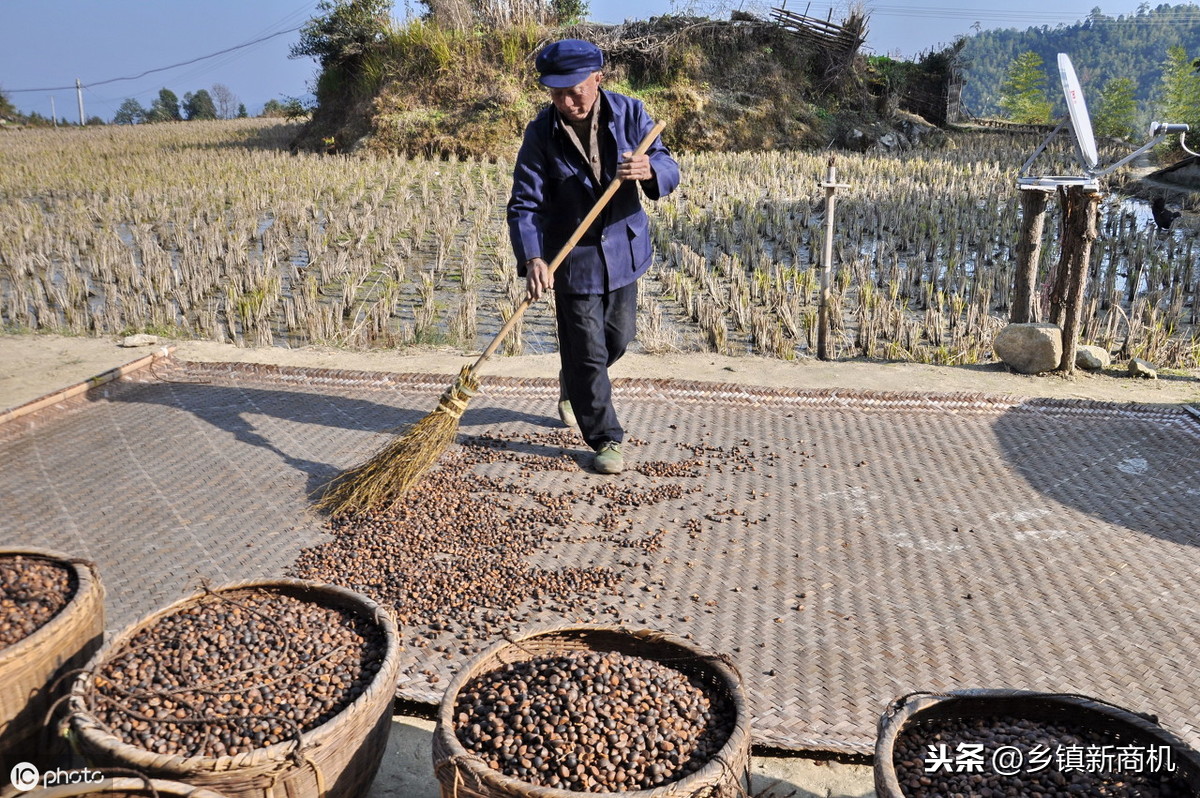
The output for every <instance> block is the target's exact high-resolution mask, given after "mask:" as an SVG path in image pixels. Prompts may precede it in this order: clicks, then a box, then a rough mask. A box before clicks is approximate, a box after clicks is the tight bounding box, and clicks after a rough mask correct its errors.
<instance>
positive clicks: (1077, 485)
mask: <svg viewBox="0 0 1200 798" xmlns="http://www.w3.org/2000/svg"><path fill="white" fill-rule="evenodd" d="M1121 409H1122V406H1121V405H1116V404H1105V405H1101V404H1100V403H1096V404H1095V405H1092V406H1091V407H1090V408H1088V407H1087V406H1083V407H1081V406H1080V403H1077V402H1064V401H1061V400H1053V399H1034V400H1030V401H1028V402H1026V403H1024V404H1023V405H1021V406H1020V407H1018V408H1016V409H1014V410H1012V411H1009V412H1007V413H1005V414H1003V415H1002V416H1000V417H999V418H998V419H997V421H996V424H995V427H994V429H995V433H996V439H997V441H998V443H999V449H1000V452H1001V453H1002V454H1003V456H1004V458H1005V459H1006V460H1007V461H1008V462H1009V463H1011V465H1012V466H1013V468H1014V469H1015V470H1016V472H1017V473H1018V474H1020V475H1021V476H1022V477H1023V478H1024V479H1025V481H1026V482H1027V483H1028V484H1029V486H1030V487H1032V488H1033V489H1034V490H1036V491H1037V492H1038V493H1040V494H1041V495H1042V496H1045V497H1046V498H1047V499H1050V500H1052V501H1054V502H1058V503H1060V504H1063V505H1066V506H1068V507H1071V508H1074V509H1075V510H1078V511H1079V512H1082V513H1085V514H1087V515H1089V516H1091V517H1093V518H1097V519H1099V520H1101V521H1105V522H1107V523H1109V524H1113V525H1115V526H1121V527H1125V528H1128V529H1132V530H1135V531H1138V532H1143V533H1146V534H1148V535H1153V536H1155V537H1158V538H1162V539H1164V540H1168V541H1171V542H1173V543H1178V544H1181V545H1189V546H1200V523H1198V522H1197V515H1196V506H1197V504H1198V503H1200V421H1197V420H1196V419H1193V418H1190V417H1186V416H1179V417H1173V416H1172V417H1166V418H1163V417H1153V416H1151V415H1150V414H1149V413H1147V412H1145V409H1146V408H1144V407H1143V408H1141V409H1138V408H1136V407H1134V408H1131V409H1130V410H1129V412H1128V414H1127V415H1121V414H1120V411H1121ZM1081 411H1082V412H1081ZM1038 513H1041V514H1043V515H1044V516H1045V517H1044V521H1040V522H1039V523H1044V524H1046V525H1047V526H1046V528H1047V529H1050V528H1051V527H1053V520H1054V519H1053V514H1052V511H1051V510H1050V509H1049V507H1047V508H1036V507H1031V508H1029V514H1030V517H1031V519H1032V518H1033V517H1034V515H1035V514H1038Z"/></svg>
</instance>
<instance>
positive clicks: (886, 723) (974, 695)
mask: <svg viewBox="0 0 1200 798" xmlns="http://www.w3.org/2000/svg"><path fill="white" fill-rule="evenodd" d="M1030 700H1034V701H1042V702H1045V703H1047V704H1056V705H1059V706H1062V707H1068V708H1074V709H1080V710H1084V711H1085V712H1092V713H1095V714H1098V715H1103V716H1107V717H1108V718H1110V719H1113V720H1116V721H1118V722H1120V723H1123V724H1126V725H1128V726H1131V727H1133V728H1134V729H1136V730H1137V731H1139V732H1141V733H1142V734H1145V735H1147V736H1148V737H1150V738H1152V739H1158V740H1161V741H1163V742H1166V743H1169V744H1170V745H1171V747H1172V748H1173V749H1174V750H1175V752H1176V753H1177V754H1179V755H1180V756H1181V757H1182V758H1184V759H1186V760H1187V761H1188V763H1189V764H1190V765H1191V767H1192V770H1193V771H1194V772H1195V773H1196V774H1197V775H1200V752H1197V751H1196V750H1195V749H1193V748H1192V747H1191V746H1189V745H1188V744H1187V743H1186V742H1184V741H1183V740H1182V739H1180V737H1179V736H1178V735H1176V734H1175V733H1174V732H1172V731H1171V730H1170V729H1167V728H1165V727H1163V726H1161V725H1159V724H1158V723H1157V722H1152V721H1151V720H1150V719H1149V718H1148V717H1146V716H1144V715H1139V714H1138V713H1136V712H1133V711H1132V710H1128V709H1125V708H1124V707H1120V706H1117V705H1116V704H1110V703H1108V702H1106V701H1102V700H1100V699H1098V698H1090V697H1088V696H1084V695H1079V694H1075V693H1049V692H1043V691H1038V690H1017V689H1008V688H969V689H962V690H949V691H946V692H920V691H918V692H915V693H909V694H907V695H905V696H901V697H900V698H897V699H895V700H893V701H892V702H890V703H889V704H888V706H887V708H886V709H885V710H884V712H883V714H882V715H880V718H879V728H878V734H877V736H876V738H875V761H874V767H873V769H874V776H875V789H876V790H877V791H878V793H879V796H880V798H886V797H887V796H893V795H895V796H903V795H904V792H903V790H902V789H901V787H900V781H899V779H897V778H896V768H895V766H894V765H893V760H894V755H895V747H896V741H897V739H898V738H899V736H900V732H901V731H903V729H904V727H905V725H906V724H907V723H908V722H909V721H911V720H913V719H914V718H915V717H917V716H919V715H920V714H921V713H923V712H927V711H929V710H931V709H933V708H934V707H938V706H941V707H946V706H952V705H953V704H954V703H961V704H962V705H964V706H970V705H975V706H978V705H981V704H985V703H988V702H992V703H995V702H999V701H1013V702H1019V701H1030Z"/></svg>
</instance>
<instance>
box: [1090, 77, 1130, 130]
mask: <svg viewBox="0 0 1200 798" xmlns="http://www.w3.org/2000/svg"><path fill="white" fill-rule="evenodd" d="M1136 92H1137V84H1135V83H1134V82H1133V79H1132V78H1113V79H1112V80H1110V81H1108V83H1105V84H1104V88H1103V89H1101V90H1100V96H1099V98H1098V100H1097V102H1096V120H1095V128H1096V135H1098V136H1110V137H1112V138H1119V139H1127V138H1131V137H1133V136H1134V135H1136V134H1137V100H1136V99H1135V97H1134V95H1135V93H1136Z"/></svg>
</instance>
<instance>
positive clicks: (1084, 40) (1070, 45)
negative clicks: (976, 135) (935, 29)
mask: <svg viewBox="0 0 1200 798" xmlns="http://www.w3.org/2000/svg"><path fill="white" fill-rule="evenodd" d="M1144 9H1145V10H1143V11H1140V12H1139V13H1137V14H1133V15H1129V16H1116V17H1110V16H1106V15H1105V14H1103V13H1100V11H1099V8H1097V9H1096V11H1094V12H1093V13H1092V14H1091V15H1090V16H1089V17H1088V18H1087V19H1086V20H1083V21H1082V22H1080V23H1078V24H1076V25H1066V26H1061V27H1056V28H1050V27H1047V26H1042V27H1036V28H1028V29H1026V30H1023V31H1020V30H1016V29H1012V28H1009V29H1005V30H992V31H983V32H981V33H978V34H975V35H973V36H970V37H968V38H967V39H966V43H965V46H964V47H963V51H962V57H963V59H964V62H965V63H966V64H967V69H966V74H965V84H964V86H963V93H962V99H963V105H964V106H965V108H966V109H967V111H969V112H970V113H971V114H974V115H976V116H996V115H998V113H999V106H998V100H999V93H1000V83H1001V81H1002V80H1003V79H1004V75H1005V72H1006V71H1007V70H1008V68H1009V65H1010V64H1012V62H1013V60H1014V59H1016V57H1017V56H1018V55H1020V54H1021V53H1024V52H1028V51H1032V52H1035V53H1037V54H1038V55H1039V56H1041V58H1042V61H1043V62H1044V63H1046V64H1048V65H1052V64H1053V63H1054V61H1055V58H1056V57H1057V54H1058V53H1067V54H1069V55H1070V56H1071V60H1072V61H1073V62H1074V65H1075V68H1076V70H1078V72H1079V78H1080V82H1081V83H1082V84H1083V89H1084V91H1085V92H1088V93H1089V94H1094V93H1095V92H1098V91H1099V89H1100V87H1102V86H1103V85H1104V84H1105V83H1107V82H1108V81H1109V80H1111V79H1112V78H1117V77H1123V78H1130V79H1132V80H1133V81H1134V83H1135V84H1136V86H1137V90H1136V98H1137V100H1138V104H1139V106H1140V107H1141V108H1142V109H1143V112H1144V113H1146V114H1149V113H1150V112H1151V106H1152V105H1153V104H1154V102H1155V100H1156V98H1157V94H1158V91H1159V82H1160V80H1161V77H1162V67H1163V62H1164V61H1165V60H1166V57H1167V50H1168V49H1169V48H1170V47H1183V48H1184V49H1185V50H1186V51H1187V52H1188V54H1189V55H1190V56H1191V57H1193V58H1195V57H1197V56H1200V52H1198V50H1197V47H1198V46H1200V44H1198V43H1200V6H1197V5H1195V4H1191V3H1188V4H1181V5H1174V6H1172V5H1165V4H1164V5H1159V6H1157V7H1156V8H1153V9H1151V8H1149V6H1148V5H1147V6H1144ZM1049 77H1050V78H1051V81H1050V83H1049V84H1048V85H1051V86H1056V85H1057V79H1056V77H1055V76H1054V75H1050V76H1049ZM1052 96H1054V97H1055V99H1056V100H1057V94H1056V93H1054V94H1052ZM1060 106H1061V103H1060Z"/></svg>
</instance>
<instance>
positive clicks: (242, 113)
mask: <svg viewBox="0 0 1200 798" xmlns="http://www.w3.org/2000/svg"><path fill="white" fill-rule="evenodd" d="M248 116H250V114H249V113H248V112H247V111H246V104H245V103H238V112H237V118H238V119H245V118H246V117H248Z"/></svg>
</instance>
